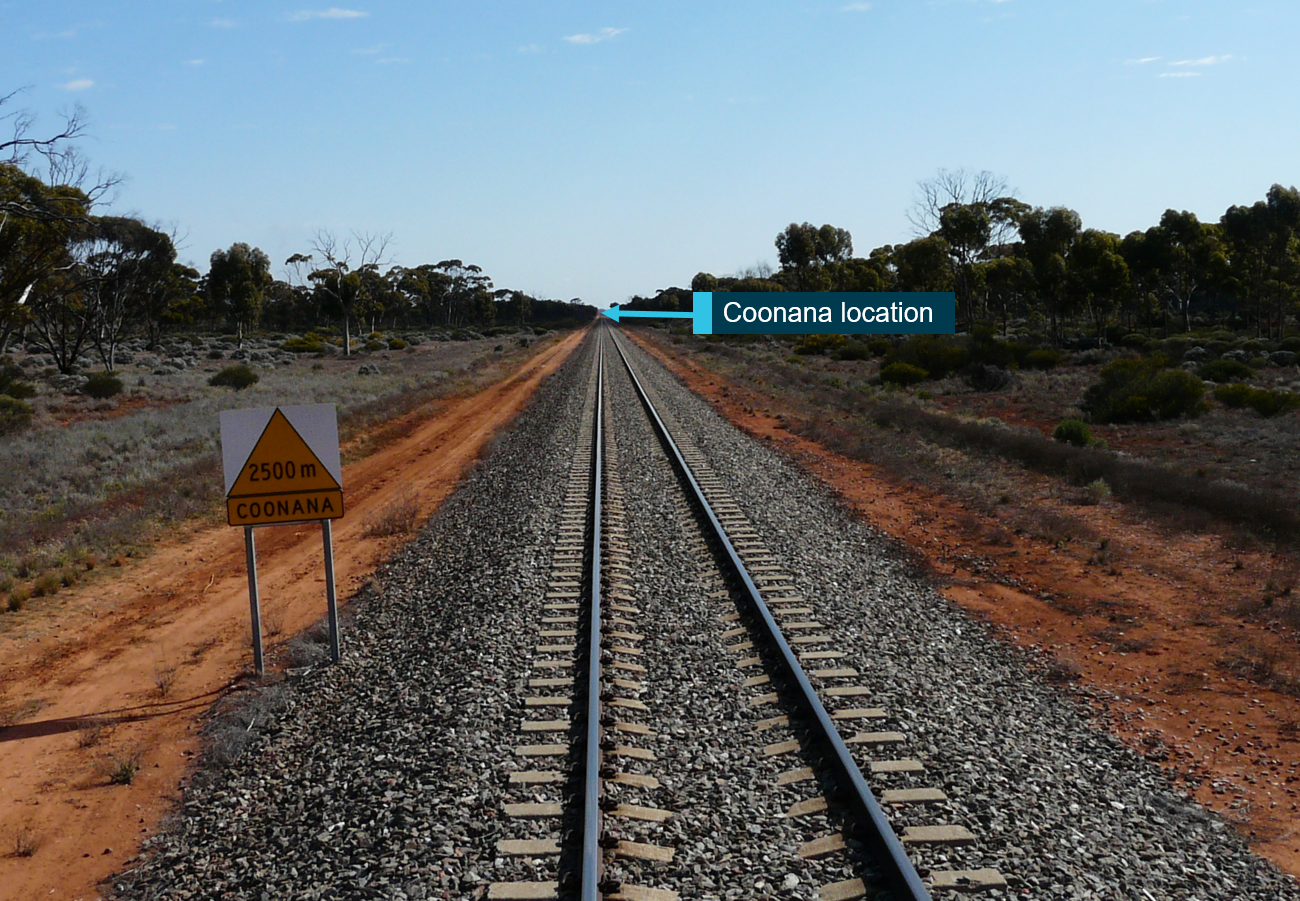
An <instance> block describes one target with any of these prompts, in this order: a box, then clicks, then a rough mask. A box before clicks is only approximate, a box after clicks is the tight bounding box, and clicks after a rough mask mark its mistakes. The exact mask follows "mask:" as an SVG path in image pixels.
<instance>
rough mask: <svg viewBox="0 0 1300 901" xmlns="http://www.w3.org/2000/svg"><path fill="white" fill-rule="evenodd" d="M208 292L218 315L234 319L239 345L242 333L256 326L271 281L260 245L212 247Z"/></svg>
mask: <svg viewBox="0 0 1300 901" xmlns="http://www.w3.org/2000/svg"><path fill="white" fill-rule="evenodd" d="M208 264H209V265H208V276H207V295H208V301H209V303H210V304H211V309H212V310H213V312H214V313H216V314H217V315H218V316H220V317H223V318H226V319H229V320H231V321H232V322H234V324H235V329H236V333H237V334H238V338H239V346H240V347H243V345H244V335H245V334H247V333H248V332H249V331H251V330H252V329H254V328H256V327H257V323H258V321H259V320H260V319H261V316H262V303H263V300H264V292H265V289H266V287H267V285H268V284H269V283H270V281H271V260H270V258H268V257H267V255H266V254H265V253H263V252H262V250H261V249H260V248H257V247H250V246H249V245H248V244H246V243H244V242H242V241H241V242H237V243H235V244H231V245H230V248H229V249H228V250H215V251H213V252H212V256H211V257H210V258H209V260H208Z"/></svg>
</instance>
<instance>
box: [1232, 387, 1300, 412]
mask: <svg viewBox="0 0 1300 901" xmlns="http://www.w3.org/2000/svg"><path fill="white" fill-rule="evenodd" d="M1214 399H1215V400H1217V401H1218V402H1219V403H1221V404H1223V405H1224V406H1225V407H1231V408H1232V409H1234V410H1239V409H1241V408H1242V407H1250V408H1251V409H1252V410H1254V411H1255V412H1256V413H1258V414H1259V415H1260V416H1263V417H1264V418H1265V419H1268V418H1269V417H1272V416H1277V415H1278V414H1279V413H1286V412H1288V411H1290V410H1294V409H1295V408H1296V407H1300V394H1295V393H1293V392H1291V391H1270V390H1268V389H1267V388H1252V387H1250V386H1249V385H1243V384H1241V383H1236V384H1232V385H1219V386H1218V387H1216V388H1215V389H1214Z"/></svg>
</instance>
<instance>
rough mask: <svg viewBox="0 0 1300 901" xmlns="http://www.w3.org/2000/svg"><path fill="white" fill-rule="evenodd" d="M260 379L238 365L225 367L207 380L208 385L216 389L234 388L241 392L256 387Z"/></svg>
mask: <svg viewBox="0 0 1300 901" xmlns="http://www.w3.org/2000/svg"><path fill="white" fill-rule="evenodd" d="M260 378H261V376H259V375H258V374H257V373H256V372H254V371H253V370H251V369H249V368H248V367H247V366H245V365H244V364H242V363H240V364H239V365H237V366H227V367H226V368H225V369H223V370H221V371H220V372H218V373H217V374H216V375H214V376H213V377H212V378H210V379H208V384H209V385H212V386H213V387H216V388H234V389H235V390H236V391H243V390H244V389H245V388H249V387H252V386H253V385H256V384H257V382H258V380H259V379H260Z"/></svg>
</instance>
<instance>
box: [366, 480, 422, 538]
mask: <svg viewBox="0 0 1300 901" xmlns="http://www.w3.org/2000/svg"><path fill="white" fill-rule="evenodd" d="M419 520H420V501H419V499H418V498H417V497H416V496H415V493H414V492H413V491H411V490H410V489H409V488H408V489H406V490H405V491H403V492H402V493H401V494H400V495H398V496H397V497H396V498H395V499H394V500H393V501H392V502H391V503H390V504H389V505H388V506H387V507H385V508H384V509H383V510H380V511H379V512H378V513H377V514H375V516H374V517H373V518H371V519H368V520H366V522H365V524H364V526H363V527H362V529H361V537H362V538H392V537H394V536H397V535H408V534H410V533H411V532H413V531H415V527H416V524H417V523H418V522H419Z"/></svg>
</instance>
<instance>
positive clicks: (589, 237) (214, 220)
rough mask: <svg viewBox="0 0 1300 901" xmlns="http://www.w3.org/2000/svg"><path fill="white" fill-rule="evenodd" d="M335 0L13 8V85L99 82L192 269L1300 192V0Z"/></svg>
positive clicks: (76, 87)
mask: <svg viewBox="0 0 1300 901" xmlns="http://www.w3.org/2000/svg"><path fill="white" fill-rule="evenodd" d="M337 2H338V3H339V4H340V5H338V6H334V5H331V3H330V2H329V0H327V2H325V3H313V2H310V0H305V2H283V0H266V2H244V0H224V2H222V0H131V2H104V0H100V2H71V0H45V2H40V3H37V2H31V0H23V2H20V3H19V2H10V3H4V2H0V41H2V42H3V44H2V47H3V53H2V54H0V92H7V91H8V90H12V89H13V88H18V87H24V86H29V88H30V89H29V90H27V91H26V92H25V93H24V94H23V95H21V97H20V99H19V101H18V102H19V103H20V104H21V105H22V106H24V107H26V108H28V109H30V110H32V111H34V112H36V113H37V114H38V115H39V120H38V125H37V128H38V130H40V129H41V127H42V126H44V127H52V126H54V125H56V124H57V122H58V117H57V112H58V111H59V110H60V109H63V108H66V107H68V106H70V105H71V104H73V103H81V104H82V105H83V106H84V107H85V108H86V110H87V112H88V113H89V117H90V120H91V138H90V139H88V140H87V141H85V142H84V145H83V147H84V150H85V152H86V153H87V155H88V156H90V157H91V159H92V160H93V161H94V162H95V163H97V164H102V165H104V166H106V167H108V168H110V169H113V170H116V171H119V172H121V173H123V174H125V175H126V176H127V179H128V180H127V181H126V182H125V184H124V185H123V186H122V188H121V189H120V190H119V191H118V194H117V197H116V200H115V201H114V203H113V206H112V209H113V211H114V212H117V213H134V214H138V215H142V216H143V217H145V218H146V219H149V220H153V221H160V222H163V223H167V224H171V225H174V226H175V227H177V228H178V229H179V231H180V232H181V234H182V235H183V236H184V249H183V250H182V257H183V258H185V259H188V260H189V261H191V262H192V263H193V264H194V265H196V266H197V267H198V268H200V269H201V270H204V271H206V269H207V258H208V255H209V254H210V253H211V252H212V251H213V250H215V249H217V248H218V247H226V246H229V245H230V244H231V243H233V242H235V241H247V242H249V243H251V244H255V245H257V246H260V247H261V248H263V249H264V250H265V251H266V252H267V253H268V254H269V255H270V257H271V259H272V261H273V262H275V263H276V264H277V270H278V268H279V264H280V263H282V262H283V261H284V260H285V258H287V257H288V256H289V255H290V254H293V253H296V252H306V251H308V249H309V243H310V240H311V237H312V235H313V234H315V232H316V231H317V230H318V229H321V228H326V229H332V230H335V231H337V232H339V233H343V234H346V233H347V232H348V231H349V230H357V231H367V230H368V231H377V232H389V231H391V232H392V233H393V237H394V250H395V253H396V259H397V262H399V263H402V264H404V265H416V264H419V263H423V262H437V261H438V260H442V259H446V258H452V257H454V258H460V259H463V260H465V261H466V262H473V263H477V264H478V265H480V266H482V267H483V268H484V269H485V270H486V271H487V273H488V274H490V275H491V276H492V277H493V278H494V279H495V281H496V283H497V285H498V286H501V287H512V288H521V289H524V290H528V291H532V292H535V293H537V294H540V295H542V296H547V297H561V298H570V297H582V298H584V299H585V300H588V301H590V302H593V303H597V304H598V305H600V306H605V305H608V304H609V303H615V302H619V301H621V300H624V299H626V298H627V297H628V296H629V295H631V294H634V293H648V292H650V291H652V290H653V289H655V288H657V287H663V286H666V285H669V284H686V283H688V282H689V280H690V278H691V276H692V275H694V274H695V273H696V272H697V271H700V270H706V271H710V272H713V273H715V274H728V273H732V272H735V271H736V270H738V269H740V268H742V267H745V266H748V265H751V264H753V263H755V262H758V261H767V262H769V263H772V264H775V263H776V251H775V248H774V247H773V238H774V237H775V236H776V234H777V232H778V231H780V230H781V229H782V228H783V227H784V226H785V225H787V224H788V223H790V222H792V221H798V222H803V221H805V220H808V221H812V222H814V223H816V224H821V223H823V222H830V223H832V224H834V225H836V226H839V227H842V228H847V229H849V231H851V232H852V234H853V239H854V246H855V249H856V250H857V251H858V252H859V253H861V254H865V253H867V252H868V251H869V250H870V249H871V248H872V247H875V246H878V245H880V244H883V243H897V242H900V241H904V240H907V239H908V238H909V237H910V236H911V227H910V226H909V224H908V221H907V218H906V213H907V210H908V208H909V207H910V206H911V204H912V200H913V197H914V194H915V188H916V183H917V182H918V181H919V180H921V179H924V178H927V177H931V176H933V175H934V174H935V173H936V171H937V170H938V169H939V168H941V167H942V168H947V169H950V170H951V169H959V168H966V169H969V170H983V169H987V170H990V171H992V172H994V173H996V174H999V175H1002V176H1005V177H1006V178H1007V180H1008V181H1009V183H1010V184H1011V185H1012V186H1013V187H1014V188H1015V189H1016V193H1017V196H1019V197H1020V199H1022V200H1024V201H1026V202H1028V203H1031V204H1035V205H1043V206H1051V205H1058V204H1059V205H1064V206H1069V207H1072V208H1073V209H1076V210H1078V211H1079V213H1080V214H1081V215H1082V217H1083V221H1084V225H1085V226H1089V227H1097V228H1104V229H1108V230H1110V231H1115V232H1119V233H1120V234H1123V233H1126V232H1128V231H1131V230H1133V229H1135V228H1145V227H1147V226H1149V225H1153V224H1155V222H1156V221H1157V220H1158V219H1159V216H1160V214H1161V213H1162V212H1163V211H1164V210H1165V209H1166V208H1168V207H1176V208H1179V209H1189V210H1192V211H1194V212H1195V213H1197V214H1198V215H1200V216H1201V217H1202V218H1205V219H1211V220H1217V219H1218V217H1219V216H1220V215H1221V214H1222V212H1223V210H1224V209H1225V208H1226V207H1227V206H1229V205H1230V204H1233V203H1251V202H1254V201H1255V200H1258V199H1260V198H1262V197H1263V195H1264V192H1265V191H1266V190H1267V189H1268V187H1269V186H1270V185H1271V184H1273V183H1274V182H1281V183H1284V184H1287V185H1292V184H1295V183H1297V182H1300V174H1298V173H1297V168H1300V115H1297V113H1298V112H1300V109H1298V107H1300V93H1298V89H1300V54H1297V53H1296V50H1295V40H1296V35H1298V34H1300V3H1295V2H1294V0H1259V2H1250V0H1245V2H1231V0H1087V2H1082V0H1050V2H1049V0H932V2H912V0H872V2H870V3H866V2H849V0H839V2H811V0H785V2H769V0H746V2H727V3H716V2H715V3H710V2H679V0H658V2H654V3H648V2H647V3H627V2H606V3H599V2H540V0H515V2H497V0H479V2H475V3H397V2H389V0H373V2H372V0H337Z"/></svg>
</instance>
